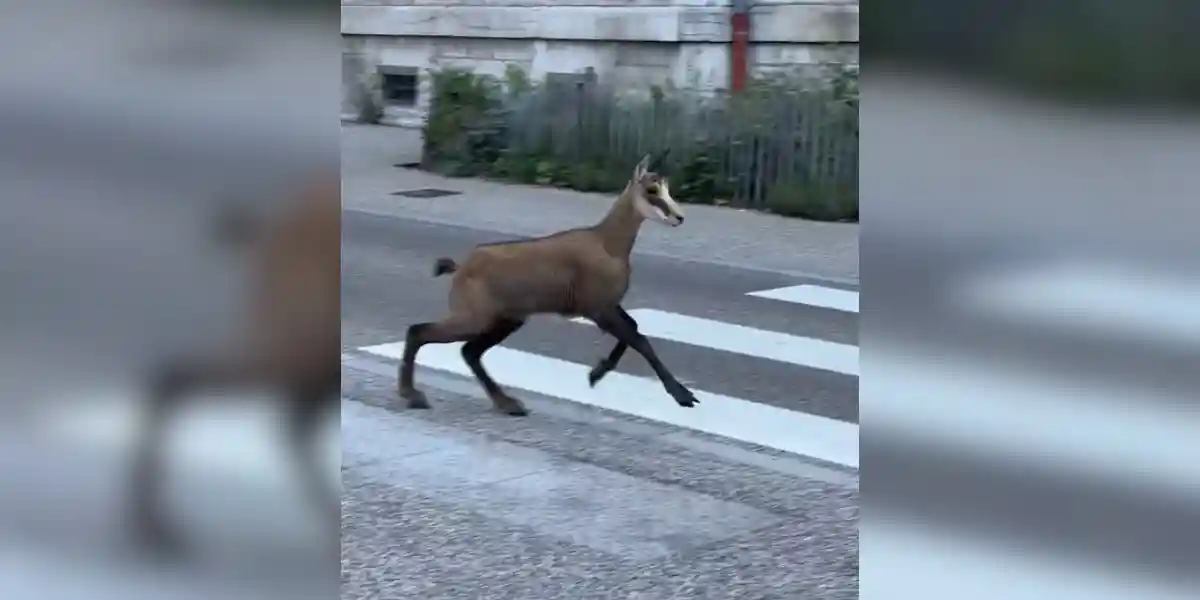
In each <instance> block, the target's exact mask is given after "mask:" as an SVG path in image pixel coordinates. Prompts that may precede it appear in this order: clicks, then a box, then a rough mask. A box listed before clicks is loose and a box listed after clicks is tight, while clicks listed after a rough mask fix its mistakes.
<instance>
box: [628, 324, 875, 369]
mask: <svg viewBox="0 0 1200 600" xmlns="http://www.w3.org/2000/svg"><path fill="white" fill-rule="evenodd" d="M629 315H630V316H631V317H633V318H634V320H636V321H637V322H638V331H640V332H641V333H642V334H643V335H646V336H649V337H652V338H658V339H663V340H670V341H672V342H680V343H683V344H689V345H692V346H702V347H704V348H712V349H714V350H721V351H723V352H733V353H736V354H743V355H746V356H754V357H758V358H765V359H768V360H775V361H779V362H785V363H789V364H793V365H800V366H803V367H811V368H814V369H821V370H823V371H833V372H835V373H845V374H847V375H854V376H857V375H858V346H852V345H849V344H837V343H834V342H827V341H824V340H818V339H813V338H807V337H801V336H796V335H788V334H786V333H778V332H775V331H767V330H764V329H755V328H753V327H746V326H744V325H735V324H733V323H725V322H723V321H713V320H710V319H701V318H698V317H689V316H686V315H680V314H676V313H672V312H665V311H661V310H654V309H650V308H639V309H635V310H631V311H629Z"/></svg>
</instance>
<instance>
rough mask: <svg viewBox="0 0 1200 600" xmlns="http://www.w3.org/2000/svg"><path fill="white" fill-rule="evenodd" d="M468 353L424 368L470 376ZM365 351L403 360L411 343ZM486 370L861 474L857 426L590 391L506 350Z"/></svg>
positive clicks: (657, 390)
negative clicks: (831, 464) (857, 471)
mask: <svg viewBox="0 0 1200 600" xmlns="http://www.w3.org/2000/svg"><path fill="white" fill-rule="evenodd" d="M461 347H462V344H461V343H454V344H431V345H428V346H425V347H424V348H422V349H421V352H420V353H419V354H418V355H417V364H418V365H420V366H422V367H427V368H431V369H438V370H441V371H448V372H450V373H454V374H457V375H465V376H470V373H471V372H470V369H469V368H467V365H466V364H465V363H464V362H463V359H462V354H460V348H461ZM362 350H363V351H364V352H369V353H371V354H376V355H379V356H385V357H388V358H392V359H400V358H401V357H402V356H403V355H404V343H403V342H396V343H391V344H381V345H378V346H368V347H366V348H362ZM483 363H484V365H485V366H486V367H487V368H488V370H489V371H491V372H492V374H493V376H494V377H496V378H497V381H498V382H499V383H500V384H501V385H504V386H510V387H514V388H519V389H523V390H528V391H531V392H535V393H538V394H544V395H547V396H555V397H559V398H563V399H565V400H570V401H572V402H578V403H581V404H587V405H591V406H596V407H600V408H605V409H608V410H614V411H617V412H622V413H625V414H630V415H634V416H637V417H641V418H644V419H651V420H654V421H659V422H662V423H668V424H670V425H676V426H679V427H685V428H688V429H693V430H696V431H701V432H704V433H710V434H713V435H719V436H722V437H727V438H731V439H734V440H740V441H743V442H750V443H753V444H759V445H761V446H766V447H769V448H775V449H777V450H783V451H785V452H791V453H794V454H800V455H803V456H810V457H813V458H816V459H819V460H824V461H828V462H831V463H834V464H839V465H844V466H848V467H853V468H856V469H857V468H858V426H857V425H855V424H853V423H845V422H842V421H836V420H833V419H826V418H824V417H817V416H814V415H809V414H805V413H802V412H797V411H791V410H785V409H782V408H776V407H773V406H768V405H766V404H759V403H756V402H750V401H747V400H742V399H740V398H733V397H730V396H722V395H718V394H711V393H708V392H703V391H699V390H693V391H694V392H695V394H696V398H697V399H699V400H700V405H698V406H695V407H693V408H683V407H680V406H679V405H677V404H675V401H674V400H672V399H671V397H670V396H668V395H667V393H666V392H665V391H663V389H662V385H661V384H660V383H659V382H658V381H657V380H652V379H647V378H643V377H634V376H632V375H626V374H624V373H618V372H613V373H609V375H608V376H607V377H605V379H604V381H602V382H601V383H599V384H597V385H596V387H595V388H591V387H588V383H587V374H588V371H589V370H590V367H588V366H585V365H580V364H577V363H573V362H567V361H564V360H559V359H556V358H550V357H547V356H541V355H538V354H531V353H529V352H522V351H520V350H513V349H510V348H504V347H502V346H498V347H495V348H492V349H491V350H490V351H488V353H487V354H485V355H484V357H483Z"/></svg>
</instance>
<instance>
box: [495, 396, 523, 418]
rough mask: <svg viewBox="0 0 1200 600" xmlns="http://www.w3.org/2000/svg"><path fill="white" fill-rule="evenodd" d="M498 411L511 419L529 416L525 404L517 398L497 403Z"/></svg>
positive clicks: (505, 399)
mask: <svg viewBox="0 0 1200 600" xmlns="http://www.w3.org/2000/svg"><path fill="white" fill-rule="evenodd" d="M496 410H498V411H500V412H502V413H504V414H506V415H508V416H510V417H526V416H529V409H528V408H525V405H524V404H521V402H520V401H519V400H517V399H515V398H504V399H502V400H500V401H499V402H496Z"/></svg>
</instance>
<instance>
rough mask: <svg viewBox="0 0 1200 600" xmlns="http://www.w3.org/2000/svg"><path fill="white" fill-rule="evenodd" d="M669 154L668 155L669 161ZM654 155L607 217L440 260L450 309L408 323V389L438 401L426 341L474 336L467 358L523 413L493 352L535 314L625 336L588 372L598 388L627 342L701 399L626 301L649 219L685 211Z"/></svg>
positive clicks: (671, 387)
mask: <svg viewBox="0 0 1200 600" xmlns="http://www.w3.org/2000/svg"><path fill="white" fill-rule="evenodd" d="M666 154H667V153H666V152H664V153H662V154H661V155H659V156H658V158H657V160H655V161H654V163H655V164H658V163H661V161H662V158H663V157H665V156H666ZM654 167H655V165H652V164H651V156H650V155H646V156H645V157H644V158H643V159H642V160H641V162H639V163H638V164H637V166H636V167H635V168H634V170H633V175H632V177H631V178H630V179H629V182H628V183H627V184H626V186H625V190H624V191H623V192H621V194H620V196H618V197H617V200H616V202H614V203H613V205H612V208H611V209H610V210H609V211H608V214H607V215H606V216H605V217H604V219H603V220H601V221H600V222H599V223H597V224H595V225H593V226H591V227H584V228H581V229H571V230H567V231H562V232H559V233H556V234H553V235H550V236H546V237H540V238H534V239H526V240H516V241H509V242H499V243H491V244H481V245H479V246H476V247H475V248H474V249H473V250H472V251H471V252H470V253H469V254H468V255H467V257H466V259H465V260H463V261H462V263H461V264H460V263H457V262H455V261H454V260H452V259H450V258H440V259H438V260H437V262H436V263H435V265H434V276H440V275H444V274H447V273H453V274H454V278H453V281H452V283H451V287H450V294H449V305H450V314H449V316H447V317H446V318H444V319H443V320H441V321H438V322H428V323H417V324H415V325H412V326H411V327H409V328H408V332H407V335H406V337H405V346H404V357H403V360H402V362H401V364H400V369H399V375H398V390H399V394H400V396H401V397H403V398H405V399H407V401H408V407H409V408H429V402H428V400H427V399H426V397H425V394H424V393H423V392H421V391H419V390H417V389H416V388H415V387H414V383H413V371H414V369H415V361H416V358H417V352H418V351H419V350H420V349H421V347H422V346H424V345H425V344H436V343H450V342H466V344H464V345H463V347H462V356H463V360H465V361H466V363H467V366H469V367H470V368H471V372H472V373H474V375H475V377H476V378H477V379H478V380H479V382H480V383H481V384H482V385H483V387H484V390H485V391H486V392H487V394H488V397H489V398H491V400H492V403H493V404H494V405H495V408H496V409H497V410H500V411H502V412H504V413H507V414H510V415H514V416H523V415H526V414H528V410H527V409H526V408H525V406H524V405H523V404H522V403H521V402H520V401H519V400H517V399H516V398H513V397H512V396H509V395H508V394H507V393H505V392H504V391H503V390H502V389H500V386H499V385H497V384H496V382H495V381H494V380H493V379H492V378H491V376H490V375H489V374H488V372H487V371H486V370H485V369H484V368H483V363H482V361H481V359H482V358H483V354H484V353H485V352H487V351H488V350H489V349H490V348H492V347H493V346H496V345H497V344H500V343H502V342H503V341H504V340H505V339H506V338H508V336H510V335H512V334H513V333H514V332H516V331H517V330H518V329H520V328H521V326H523V325H524V324H525V322H526V320H527V319H528V318H529V317H530V316H532V315H535V314H558V315H562V316H565V317H568V318H570V317H584V318H587V319H589V320H591V321H592V322H594V323H595V324H596V325H597V326H598V327H600V329H601V330H603V331H604V332H605V333H608V334H609V335H612V336H613V337H615V338H616V339H617V344H616V346H615V347H613V349H612V351H611V353H610V354H609V355H608V357H606V358H604V359H603V360H601V361H600V362H599V363H598V364H597V365H596V367H595V368H593V369H592V372H591V374H590V375H589V377H588V380H589V382H590V383H591V384H592V385H593V386H594V385H595V384H596V382H598V381H599V380H600V379H601V378H603V377H604V375H605V374H607V373H608V372H609V371H611V370H612V369H614V368H616V366H617V362H618V361H619V360H620V359H621V356H622V355H623V354H624V353H625V351H626V349H627V348H633V349H634V350H635V351H636V352H637V353H638V354H641V355H642V356H643V357H644V358H645V359H646V361H647V362H648V363H650V366H651V367H652V368H653V369H654V372H655V374H656V375H658V378H659V380H660V381H661V382H662V384H663V387H664V388H665V389H666V391H667V393H669V394H670V395H671V397H672V398H674V399H675V401H676V402H677V403H678V404H679V405H680V406H684V407H691V406H694V405H695V404H696V403H697V400H696V397H695V395H693V394H692V392H691V391H690V390H688V389H687V387H685V386H684V385H683V384H682V383H680V382H679V380H678V379H676V378H675V376H674V375H672V374H671V372H670V371H669V370H668V369H667V367H666V366H665V365H663V363H662V361H661V360H659V358H658V356H657V355H656V354H655V352H654V349H653V348H652V347H651V346H650V342H649V340H647V339H646V337H645V336H643V335H642V334H640V333H639V332H638V326H637V322H635V321H634V320H633V317H631V316H630V315H629V313H627V312H626V311H625V309H623V308H622V307H621V300H622V299H623V298H624V297H625V293H626V292H627V291H628V289H629V279H630V272H631V267H630V262H629V256H630V252H631V251H632V250H633V245H634V242H635V241H636V240H637V235H638V230H639V229H640V228H641V225H642V222H643V221H646V220H651V221H654V222H656V223H660V224H663V225H668V226H671V227H677V226H679V225H680V224H682V223H683V211H682V210H681V209H680V207H679V205H678V204H676V203H675V200H673V199H672V198H671V192H670V187H669V184H668V182H667V178H666V177H664V176H662V175H660V174H658V173H656V172H654V170H653V169H654Z"/></svg>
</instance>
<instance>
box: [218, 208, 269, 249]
mask: <svg viewBox="0 0 1200 600" xmlns="http://www.w3.org/2000/svg"><path fill="white" fill-rule="evenodd" d="M211 227H212V229H211V233H212V234H213V237H214V238H215V239H216V241H217V242H219V243H221V244H223V245H227V246H234V247H244V246H246V245H248V244H249V243H250V242H251V241H252V240H254V239H256V238H258V236H259V234H261V233H262V231H261V230H262V223H261V222H260V220H259V219H257V218H255V217H254V216H252V215H251V214H250V213H249V211H247V210H246V209H244V208H237V207H233V206H225V207H222V208H220V209H218V211H217V214H216V217H215V218H214V219H213V221H212V223H211Z"/></svg>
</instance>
